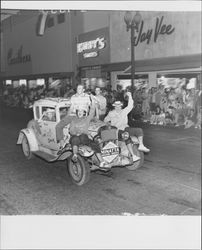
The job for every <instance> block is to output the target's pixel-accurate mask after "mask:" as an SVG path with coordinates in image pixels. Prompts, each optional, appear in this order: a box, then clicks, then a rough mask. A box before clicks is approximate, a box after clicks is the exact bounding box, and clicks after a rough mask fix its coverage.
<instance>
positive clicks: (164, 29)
mask: <svg viewBox="0 0 202 250" xmlns="http://www.w3.org/2000/svg"><path fill="white" fill-rule="evenodd" d="M163 19H164V17H163V16H162V17H161V19H160V20H159V18H158V17H157V18H156V24H155V29H148V30H147V31H146V32H143V28H144V21H142V22H141V24H140V29H139V32H138V35H137V36H135V37H134V40H133V44H134V46H137V45H138V43H142V42H144V41H146V42H147V44H149V43H150V42H151V40H152V36H153V39H154V42H155V43H156V42H157V39H158V37H159V35H170V34H172V33H173V32H174V30H175V28H173V27H172V25H171V24H168V25H167V24H164V23H163Z"/></svg>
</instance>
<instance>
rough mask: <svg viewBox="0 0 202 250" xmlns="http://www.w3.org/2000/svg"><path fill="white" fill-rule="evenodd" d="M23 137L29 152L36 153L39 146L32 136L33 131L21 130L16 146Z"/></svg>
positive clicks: (28, 129) (33, 135)
mask: <svg viewBox="0 0 202 250" xmlns="http://www.w3.org/2000/svg"><path fill="white" fill-rule="evenodd" d="M24 136H26V137H27V140H28V142H29V146H30V151H32V152H34V151H38V150H39V145H38V141H37V139H36V136H35V134H34V131H33V130H32V129H30V128H25V129H22V130H21V131H20V133H19V136H18V140H17V144H22V140H23V137H24Z"/></svg>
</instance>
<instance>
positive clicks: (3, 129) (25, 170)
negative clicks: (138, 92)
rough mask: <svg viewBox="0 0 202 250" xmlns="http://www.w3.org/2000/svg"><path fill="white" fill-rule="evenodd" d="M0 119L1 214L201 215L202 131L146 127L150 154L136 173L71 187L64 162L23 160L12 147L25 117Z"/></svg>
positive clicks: (100, 176)
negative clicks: (201, 133)
mask: <svg viewBox="0 0 202 250" xmlns="http://www.w3.org/2000/svg"><path fill="white" fill-rule="evenodd" d="M17 117H18V116H16V118H15V119H8V117H7V118H6V119H5V117H4V116H3V115H2V117H1V120H0V151H1V155H0V214H1V215H13V214H15V215H33V214H37V215H44V214H50V215H55V214H59V215H61V214H62V215H124V214H125V215H127V214H142V215H200V214H201V212H200V210H201V207H200V206H201V205H200V204H201V164H200V147H201V146H200V131H193V130H182V129H178V128H162V127H158V126H149V125H144V132H145V144H146V145H147V146H149V147H150V148H151V153H150V154H149V155H146V156H145V164H144V166H143V167H142V168H140V169H138V170H136V171H128V170H127V169H124V168H114V169H113V174H112V175H107V174H104V173H102V172H95V173H92V174H91V179H90V181H89V183H87V184H86V185H84V186H81V187H78V186H75V185H74V184H72V182H71V180H70V178H69V176H68V173H67V171H66V166H65V162H58V163H52V164H50V163H47V162H45V161H43V160H41V159H39V158H34V159H32V160H30V161H28V160H26V159H25V158H24V156H23V154H22V152H21V148H20V146H17V145H16V141H17V137H18V132H19V130H20V129H21V128H23V127H25V125H26V122H27V121H26V118H25V119H24V120H23V119H20V120H19V119H17Z"/></svg>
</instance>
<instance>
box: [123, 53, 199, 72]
mask: <svg viewBox="0 0 202 250" xmlns="http://www.w3.org/2000/svg"><path fill="white" fill-rule="evenodd" d="M201 58H202V55H201V54H197V55H186V56H178V57H164V58H153V59H147V60H139V61H136V62H135V72H146V71H147V72H150V71H171V70H172V71H176V72H177V71H178V72H179V71H180V70H184V69H197V71H198V72H200V71H201V64H202V62H201ZM123 72H124V73H125V74H131V65H130V66H128V67H127V68H125V70H124V71H123Z"/></svg>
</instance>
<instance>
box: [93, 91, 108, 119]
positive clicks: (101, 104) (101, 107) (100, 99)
mask: <svg viewBox="0 0 202 250" xmlns="http://www.w3.org/2000/svg"><path fill="white" fill-rule="evenodd" d="M95 100H96V104H98V112H99V115H105V113H106V107H107V100H106V98H105V97H104V96H102V95H96V96H95Z"/></svg>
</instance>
